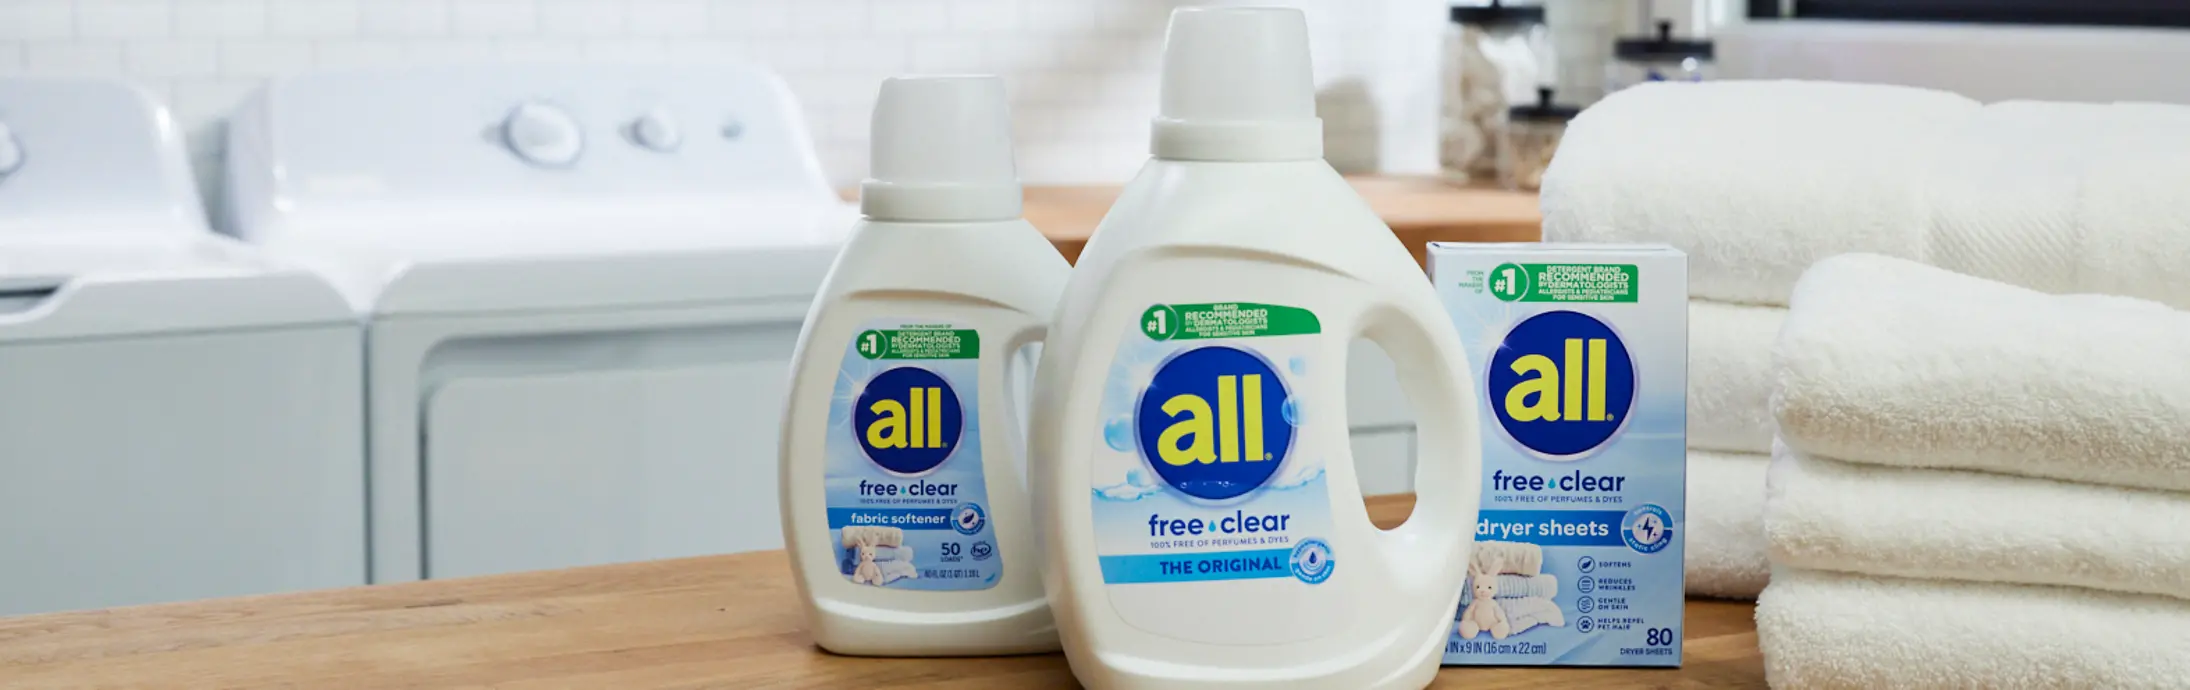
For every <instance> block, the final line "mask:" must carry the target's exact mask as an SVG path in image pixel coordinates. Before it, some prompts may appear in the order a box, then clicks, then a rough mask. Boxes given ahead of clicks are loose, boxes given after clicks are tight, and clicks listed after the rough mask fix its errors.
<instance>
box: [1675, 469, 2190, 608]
mask: <svg viewBox="0 0 2190 690" xmlns="http://www.w3.org/2000/svg"><path fill="white" fill-rule="evenodd" d="M1769 484H1770V487H1771V488H1770V490H1769V491H1768V497H1767V499H1766V504H1765V520H1764V522H1765V534H1766V536H1767V541H1768V543H1769V544H1770V548H1771V552H1772V562H1773V563H1776V564H1779V565H1783V566H1793V567H1799V568H1807V569H1812V570H1833V571H1842V572H1856V573H1868V574H1875V575H1896V576H1901V577H1915V578H1932V579H1943V580H1972V581H1981V582H2004V583H2020V584H2038V585H2070V586H2075V587H2089V588H2093V589H2107V590H2114V591H2119V592H2130V593H2135V594H2160V595H2166V596H2171V597H2176V598H2180V599H2190V533H2186V532H2184V531H2183V526H2184V525H2190V494H2180V493H2174V492H2164V491H2145V490H2139V489H2124V488H2120V487H2111V486H2098V485H2093V484H2073V483H2069V482H2058V481H2053V480H2049V479H2028V478H2024V477H2010V476H2006V475H1997V474H1987V473H1983V472H1965V471H1960V470H1916V469H1903V468H1894V467H1876V466H1866V465H1852V464H1848V463H1844V462H1838V461H1834V460H1828V459H1825V458H1817V457H1808V456H1804V455H1801V454H1799V453H1795V452H1792V451H1788V450H1785V449H1782V450H1781V452H1780V453H1779V455H1778V456H1777V457H1776V458H1775V459H1774V460H1773V464H1772V470H1771V477H1770V480H1769ZM1689 539H1690V541H1691V542H1693V541H1694V539H1695V537H1694V534H1693V532H1691V534H1690V537H1689Z"/></svg>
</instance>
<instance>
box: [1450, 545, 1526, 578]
mask: <svg viewBox="0 0 2190 690" xmlns="http://www.w3.org/2000/svg"><path fill="white" fill-rule="evenodd" d="M1493 565H1495V566H1496V569H1495V570H1493V568H1492V566H1493ZM1468 569H1469V570H1471V571H1474V570H1492V571H1493V572H1497V573H1505V574H1511V575H1542V574H1543V573H1544V547H1541V546H1537V545H1535V544H1530V543H1527V542H1519V541H1479V542H1475V552H1474V553H1471V554H1469V555H1468Z"/></svg>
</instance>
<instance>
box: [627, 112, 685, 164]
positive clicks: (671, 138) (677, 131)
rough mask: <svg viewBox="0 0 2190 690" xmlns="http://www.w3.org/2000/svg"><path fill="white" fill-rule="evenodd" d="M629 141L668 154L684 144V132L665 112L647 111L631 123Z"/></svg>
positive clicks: (675, 120)
mask: <svg viewBox="0 0 2190 690" xmlns="http://www.w3.org/2000/svg"><path fill="white" fill-rule="evenodd" d="M631 140H632V141H635V142H638V144H639V145H640V146H644V147H646V148H649V149H653V150H656V151H660V152H663V153H668V152H670V151H675V150H677V145H679V144H682V143H684V130H683V129H681V128H679V127H678V126H677V118H676V116H675V115H671V114H669V111H667V110H660V109H656V110H649V111H647V112H646V114H645V115H640V116H639V119H637V120H633V121H632V122H631Z"/></svg>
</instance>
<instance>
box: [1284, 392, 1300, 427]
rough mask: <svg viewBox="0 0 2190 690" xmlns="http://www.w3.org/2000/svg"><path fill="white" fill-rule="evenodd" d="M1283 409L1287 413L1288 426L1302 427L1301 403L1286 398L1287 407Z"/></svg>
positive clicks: (1286, 421)
mask: <svg viewBox="0 0 2190 690" xmlns="http://www.w3.org/2000/svg"><path fill="white" fill-rule="evenodd" d="M1281 409H1282V410H1283V411H1284V413H1285V423H1286V424H1291V425H1293V426H1300V403H1299V402H1298V401H1296V400H1295V399H1294V398H1291V397H1287V398H1285V406H1284V407H1283V408H1281Z"/></svg>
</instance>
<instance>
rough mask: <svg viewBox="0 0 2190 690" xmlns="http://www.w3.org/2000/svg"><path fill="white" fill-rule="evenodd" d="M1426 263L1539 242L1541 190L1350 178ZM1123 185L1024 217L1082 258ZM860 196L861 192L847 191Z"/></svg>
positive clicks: (1040, 202)
mask: <svg viewBox="0 0 2190 690" xmlns="http://www.w3.org/2000/svg"><path fill="white" fill-rule="evenodd" d="M1347 180H1348V181H1349V182H1352V183H1353V186H1354V191H1356V192H1359V193H1360V194H1361V198H1363V199H1365V200H1367V201H1368V202H1369V207H1370V208H1372V209H1375V210H1376V214H1377V216H1378V217H1381V218H1383V219H1384V224H1385V225H1389V226H1391V228H1392V234H1394V235H1397V236H1398V237H1399V241H1400V243H1401V244H1404V245H1406V246H1407V251H1409V252H1412V253H1413V254H1414V260H1415V262H1416V263H1422V261H1423V257H1424V256H1425V255H1426V252H1427V248H1428V246H1429V243H1431V242H1534V241H1536V240H1537V238H1538V237H1539V236H1541V234H1542V226H1543V215H1542V214H1541V213H1540V212H1538V211H1537V208H1536V195H1535V194H1534V193H1531V192H1510V191H1505V190H1501V189H1485V188H1480V187H1455V186H1453V185H1450V184H1447V183H1445V182H1443V181H1441V180H1437V179H1434V178H1428V177H1400V176H1365V177H1352V178H1347ZM1118 189H1119V188H1118V187H1116V186H1105V185H1092V186H1081V187H1044V186H1034V187H1028V188H1027V189H1026V218H1027V221H1028V222H1030V223H1033V224H1034V227H1036V228H1038V229H1040V230H1041V231H1042V234H1043V235H1046V236H1048V237H1049V241H1050V242H1051V243H1052V244H1055V245H1057V251H1059V252H1062V253H1063V254H1064V255H1065V259H1066V260H1068V261H1077V260H1079V258H1080V250H1081V249H1084V248H1086V247H1087V238H1088V237H1089V236H1091V235H1093V234H1095V226H1096V225H1098V224H1100V223H1101V222H1102V220H1103V214H1105V213H1108V212H1109V211H1110V204H1111V202H1114V201H1117V199H1118ZM842 193H843V194H844V196H845V198H846V199H857V198H858V195H859V192H858V190H856V189H851V190H844V191H843V192H842Z"/></svg>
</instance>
